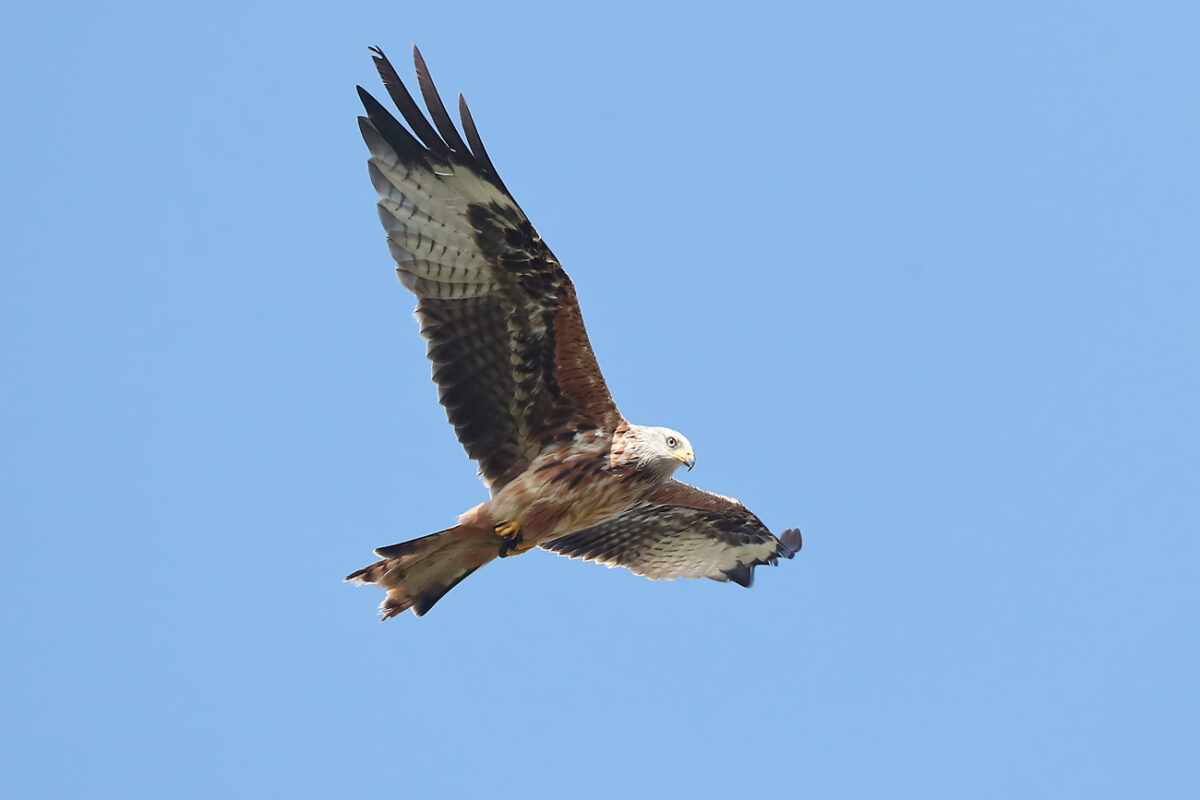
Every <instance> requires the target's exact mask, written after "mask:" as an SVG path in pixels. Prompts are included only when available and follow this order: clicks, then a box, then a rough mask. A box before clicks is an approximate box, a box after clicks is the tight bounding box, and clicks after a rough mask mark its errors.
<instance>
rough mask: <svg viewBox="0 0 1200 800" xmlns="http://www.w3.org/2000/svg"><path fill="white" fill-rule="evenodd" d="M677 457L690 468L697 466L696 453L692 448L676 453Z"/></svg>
mask: <svg viewBox="0 0 1200 800" xmlns="http://www.w3.org/2000/svg"><path fill="white" fill-rule="evenodd" d="M675 457H676V458H678V459H679V460H680V461H682V462H683V463H684V464H685V465H686V466H687V468H688V469H689V470H690V469H691V468H692V467H694V466H696V454H695V453H693V452H692V451H691V450H684V451H683V452H682V453H676V454H675Z"/></svg>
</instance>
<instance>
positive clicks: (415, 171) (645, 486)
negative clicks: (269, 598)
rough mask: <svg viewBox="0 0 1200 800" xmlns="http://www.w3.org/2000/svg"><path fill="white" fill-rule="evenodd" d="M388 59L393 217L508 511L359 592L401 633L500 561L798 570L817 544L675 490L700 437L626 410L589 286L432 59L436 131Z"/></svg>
mask: <svg viewBox="0 0 1200 800" xmlns="http://www.w3.org/2000/svg"><path fill="white" fill-rule="evenodd" d="M371 50H372V52H373V54H374V56H373V57H374V60H375V66H376V68H377V69H378V70H379V75H380V77H381V78H382V79H383V85H384V87H385V88H386V89H387V93H388V95H389V96H390V97H391V99H392V101H393V102H394V103H395V105H396V107H397V109H398V110H399V112H400V115H401V116H402V117H403V118H404V121H405V122H406V123H408V128H407V129H406V128H405V127H404V125H402V124H401V123H400V122H399V121H398V120H397V119H396V118H395V117H394V116H393V115H392V114H391V112H389V111H388V110H387V109H386V108H384V106H383V105H382V104H381V103H379V101H377V100H376V99H375V98H374V97H372V96H371V95H370V94H369V93H368V92H367V91H366V90H365V89H363V88H362V87H361V86H360V87H358V94H359V97H360V98H361V99H362V103H363V106H364V107H365V108H366V112H367V115H366V116H365V117H359V118H358V123H359V128H360V130H361V131H362V136H363V139H364V140H365V141H366V144H367V149H368V150H369V151H370V158H369V159H368V161H367V167H368V170H369V172H370V175H371V183H372V184H373V185H374V186H375V190H376V192H378V195H379V201H378V210H379V218H380V220H381V221H382V222H383V227H384V229H385V230H386V231H387V242H388V247H389V249H390V250H391V253H392V257H393V258H394V259H395V260H396V274H397V275H399V277H400V282H401V283H403V284H404V286H405V287H406V288H407V289H408V290H409V291H411V292H412V293H413V294H415V295H416V296H417V309H416V317H417V320H418V322H419V323H420V328H421V335H422V336H423V337H424V338H425V340H426V343H427V346H428V356H429V360H430V361H432V362H433V380H434V382H435V383H436V384H437V386H438V398H439V400H440V401H441V404H442V405H443V406H444V407H445V409H446V415H447V416H448V417H449V420H450V423H451V424H452V425H453V426H454V430H455V432H456V433H457V434H458V440H459V441H460V442H461V443H462V445H463V447H464V448H465V449H466V451H467V455H468V456H470V457H471V458H472V459H474V460H475V461H476V462H478V464H479V474H480V476H481V477H482V478H483V482H484V484H485V485H486V486H487V487H488V489H489V490H490V499H489V500H488V501H487V502H484V503H481V504H479V505H477V506H475V507H474V508H472V509H470V510H469V511H467V512H466V513H464V514H462V515H461V516H460V517H459V520H458V524H457V525H454V526H453V527H451V528H447V529H446V530H444V531H439V532H437V533H431V534H429V535H427V536H422V537H421V538H419V539H413V540H411V541H407V542H401V543H400V544H394V545H389V546H387V547H381V548H379V549H377V550H376V551H375V555H377V556H379V558H380V559H381V560H380V561H377V562H375V563H374V564H371V565H369V566H367V567H364V568H362V569H360V570H358V571H357V572H354V573H351V574H350V575H348V576H347V577H346V580H350V581H355V582H357V583H373V584H377V585H379V586H381V587H382V588H384V589H386V590H387V597H386V598H385V599H384V601H383V603H382V604H381V606H380V612H381V614H382V615H383V618H384V619H387V618H388V617H392V616H395V615H396V614H399V613H401V612H403V611H405V610H407V609H410V608H411V609H412V610H413V613H414V614H416V615H417V616H421V615H422V614H424V613H425V612H427V611H428V610H429V609H430V608H432V607H433V605H434V603H436V602H437V601H438V600H440V599H441V598H442V597H443V596H444V595H445V594H446V592H448V591H450V590H451V589H452V588H454V587H455V586H456V585H457V584H458V583H459V582H460V581H462V580H463V579H464V578H466V577H467V576H468V575H470V574H471V573H472V572H474V571H475V570H477V569H479V568H480V567H482V566H483V565H484V564H486V563H488V562H489V561H492V560H493V559H496V558H505V557H509V556H514V555H517V554H520V553H524V552H526V551H528V550H530V549H532V548H534V547H541V548H544V549H546V550H551V551H553V552H556V553H561V554H562V555H565V556H570V557H572V558H582V559H586V560H590V561H598V562H600V563H603V564H608V565H609V566H618V565H619V566H622V567H627V568H629V569H630V570H632V571H634V572H635V573H637V574H639V575H644V576H646V577H647V578H666V579H671V578H703V577H706V578H712V579H714V580H717V581H733V582H735V583H739V584H741V585H742V586H750V584H751V583H752V581H753V578H754V568H755V567H756V566H758V565H760V564H775V563H776V561H777V560H778V559H779V558H791V557H792V556H793V555H794V554H795V553H796V551H798V550H799V549H800V544H801V538H800V531H799V530H796V529H789V530H786V531H784V532H783V534H782V535H781V536H780V537H779V538H776V537H775V536H774V535H773V534H772V533H771V532H770V531H769V530H768V529H767V527H766V526H765V525H763V524H762V522H761V521H760V520H759V519H758V517H756V516H754V514H752V513H751V512H750V511H749V510H748V509H747V508H746V507H745V506H743V505H742V504H741V503H739V502H738V501H737V500H734V499H733V498H731V497H724V496H722V495H719V494H714V493H713V492H708V491H705V490H703V489H699V488H697V487H695V486H691V485H689V484H686V483H683V482H681V481H678V480H675V479H674V478H673V477H672V475H673V474H674V472H675V470H677V469H678V468H679V467H682V466H686V467H687V468H688V469H689V470H690V469H691V468H692V466H693V465H694V464H695V462H696V455H695V452H694V451H693V449H692V444H691V442H689V441H688V439H687V437H686V436H684V435H683V434H682V433H679V432H678V431H674V430H671V429H670V428H661V427H654V426H647V425H635V424H634V423H632V422H630V421H629V420H627V419H625V418H624V417H623V416H622V415H621V412H620V411H618V410H617V405H616V403H615V402H614V401H613V398H612V396H611V395H610V394H609V391H608V387H607V386H606V385H605V382H604V376H603V375H602V374H601V372H600V367H599V366H598V365H597V364H596V357H595V355H593V353H592V348H591V345H590V344H589V342H588V337H587V332H586V331H585V330H584V327H583V317H582V315H581V314H580V311H579V303H578V301H577V300H576V297H575V287H574V286H573V285H572V283H571V279H570V278H568V277H567V273H566V272H564V271H563V268H562V266H560V265H559V263H558V259H556V258H555V257H554V254H553V253H551V252H550V248H548V247H547V246H546V244H545V242H543V241H542V238H541V237H540V236H539V235H538V233H537V231H536V230H534V228H533V225H531V224H530V222H529V220H528V219H527V218H526V217H525V213H524V212H523V211H522V210H521V208H520V206H518V205H517V201H516V200H514V199H513V197H512V194H511V193H509V191H508V189H507V187H505V185H504V182H503V181H502V180H500V176H499V175H498V174H497V173H496V168H495V167H494V166H493V165H492V160H491V158H489V157H488V154H487V151H486V150H485V149H484V147H483V142H482V141H480V138H479V132H478V131H477V130H476V128H475V122H474V120H472V119H471V113H470V111H468V110H467V104H466V102H465V101H464V100H463V98H462V95H459V98H458V110H459V115H460V117H461V119H462V130H463V133H464V134H465V135H466V141H464V140H463V138H462V136H460V135H459V132H458V130H457V129H456V128H455V126H454V123H453V121H452V120H451V118H450V115H449V114H448V113H447V112H446V107H445V106H444V105H443V104H442V100H441V98H440V97H439V96H438V93H437V89H436V88H435V87H434V85H433V81H432V80H431V79H430V77H429V70H428V69H427V68H426V66H425V61H424V59H423V58H422V57H421V53H420V51H418V50H417V49H416V48H415V47H414V48H413V59H414V61H415V63H416V72H417V84H418V86H419V87H420V90H421V95H422V96H423V98H424V100H425V106H426V108H427V109H428V111H429V118H426V116H425V114H423V113H422V112H421V110H420V109H419V108H418V106H417V104H416V103H415V102H414V100H413V98H412V96H411V95H410V94H409V93H408V89H406V88H405V86H404V83H403V82H401V80H400V77H399V75H397V73H396V70H395V68H394V67H393V66H392V65H391V63H390V62H389V61H388V59H387V57H386V56H384V54H383V51H382V50H380V49H378V48H371ZM430 120H432V124H431V122H430Z"/></svg>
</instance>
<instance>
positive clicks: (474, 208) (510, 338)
mask: <svg viewBox="0 0 1200 800" xmlns="http://www.w3.org/2000/svg"><path fill="white" fill-rule="evenodd" d="M373 49H374V51H375V64H376V67H377V68H378V70H379V74H380V76H381V77H382V78H383V82H384V85H385V87H386V88H387V90H388V93H389V95H390V96H391V97H392V99H393V101H394V102H395V103H396V106H397V108H398V109H399V110H400V113H401V115H402V116H403V117H404V119H405V121H406V122H407V123H408V125H409V127H410V128H411V129H412V133H410V132H409V131H408V130H406V129H405V128H404V126H403V125H401V124H400V123H399V121H397V120H396V118H395V117H394V116H392V114H391V113H390V112H389V111H388V110H387V109H385V108H384V107H383V106H382V105H381V104H380V103H379V102H378V101H376V100H375V98H373V97H372V96H371V95H370V94H369V93H367V92H366V91H365V90H364V89H363V88H362V87H361V86H360V87H359V90H358V91H359V96H360V97H361V98H362V101H363V105H364V106H365V107H366V110H367V116H366V117H359V124H360V128H361V130H362V134H363V138H364V140H365V141H366V143H367V146H368V148H369V149H370V152H371V157H370V159H369V162H368V163H369V166H370V172H371V180H372V183H373V184H374V185H375V188H376V190H377V191H378V193H379V212H380V219H381V221H382V222H383V225H384V227H385V228H386V229H387V231H388V244H389V247H390V249H391V252H392V255H393V257H394V258H395V259H396V271H397V274H398V275H399V276H400V280H401V282H403V283H404V285H405V286H406V287H408V288H409V289H410V290H411V291H412V292H413V293H414V294H416V295H417V297H418V303H417V319H418V321H419V322H420V325H421V335H422V336H424V337H425V339H426V340H427V343H428V356H429V359H430V361H432V362H433V379H434V382H435V383H437V385H438V387H439V399H440V401H441V403H442V405H443V406H445V408H446V414H447V417H448V418H449V420H450V422H451V424H452V425H453V426H454V429H455V432H456V433H457V434H458V439H459V441H460V442H461V443H462V445H463V447H464V448H465V449H466V451H467V454H468V455H469V456H470V457H471V458H473V459H475V460H476V461H477V462H478V463H479V471H480V474H481V476H482V477H483V479H484V482H485V483H486V484H487V485H488V486H490V487H492V488H493V490H495V489H499V488H500V487H501V486H503V485H504V484H505V483H507V482H508V481H510V480H511V479H512V478H514V477H515V476H516V475H519V474H520V473H521V472H522V471H524V469H525V468H526V467H527V466H528V465H529V463H530V461H532V460H533V458H534V457H535V456H536V455H537V453H538V451H539V450H540V449H541V448H542V446H543V444H544V443H545V442H546V441H548V440H550V439H552V438H553V437H554V435H555V434H557V433H561V432H562V431H563V430H570V429H575V428H579V427H599V428H602V429H604V430H608V431H611V430H613V429H615V428H616V426H617V425H618V424H619V423H620V422H621V421H622V418H621V415H620V412H619V411H618V410H617V407H616V404H615V403H614V402H613V399H612V396H611V395H610V394H609V391H608V387H607V385H606V384H605V382H604V376H603V375H602V374H601V372H600V368H599V366H598V365H597V364H596V358H595V355H594V354H593V352H592V348H591V344H590V343H589V342H588V337H587V332H586V330H585V329H584V325H583V317H582V315H581V313H580V311H579V304H578V301H577V300H576V297H575V288H574V286H573V285H572V284H571V280H570V278H568V277H567V274H566V272H564V271H563V269H562V267H561V266H560V265H559V263H558V260H557V259H556V258H555V257H554V254H553V253H551V252H550V249H549V248H548V247H547V246H546V244H545V243H544V242H543V241H542V239H541V237H540V236H538V234H537V231H535V230H534V228H533V226H532V225H531V224H530V222H529V220H528V219H527V218H526V216H525V214H524V212H523V211H521V209H520V207H519V206H518V205H517V203H516V201H515V200H514V199H513V197H512V195H511V194H509V192H508V189H507V188H506V187H505V185H504V183H503V181H501V180H500V177H499V175H498V174H497V173H496V170H495V167H494V166H493V165H492V162H491V159H490V158H489V157H488V154H487V151H486V150H485V149H484V147H483V143H482V142H481V141H480V139H479V134H478V131H477V130H476V128H475V123H474V121H473V120H472V119H471V115H470V112H469V111H468V110H467V105H466V102H465V101H464V100H463V99H462V96H461V95H460V96H459V111H460V116H461V118H462V122H463V130H464V131H465V133H466V136H467V140H468V141H469V142H470V147H468V146H467V144H466V143H465V142H464V141H463V139H462V138H461V137H460V136H459V134H458V131H457V130H455V128H454V125H453V122H452V121H451V120H450V116H449V114H447V113H446V109H445V106H444V105H443V104H442V101H441V99H440V97H439V96H438V93H437V89H436V88H435V87H434V85H433V81H432V80H431V79H430V78H429V72H428V70H427V69H426V67H425V63H424V60H423V59H422V58H421V55H420V53H419V52H418V51H417V49H416V48H415V47H414V48H413V56H414V60H415V62H416V68H417V79H418V83H419V85H420V88H421V93H422V95H423V97H424V100H425V105H426V107H427V108H428V109H429V114H430V117H431V118H432V120H433V125H431V124H430V122H429V121H428V120H427V119H426V118H425V116H424V115H423V114H422V113H421V111H420V109H419V108H418V107H417V105H416V103H415V102H414V101H413V99H412V97H411V95H409V93H408V90H407V89H406V88H405V87H404V84H403V82H402V81H401V80H400V78H399V76H398V75H397V74H396V70H395V69H394V68H393V67H392V65H391V63H390V62H389V61H388V60H387V58H386V57H385V56H384V55H383V52H382V51H380V50H378V49H375V48H373ZM434 126H436V130H435V127H434ZM413 134H415V136H414V135H413Z"/></svg>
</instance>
